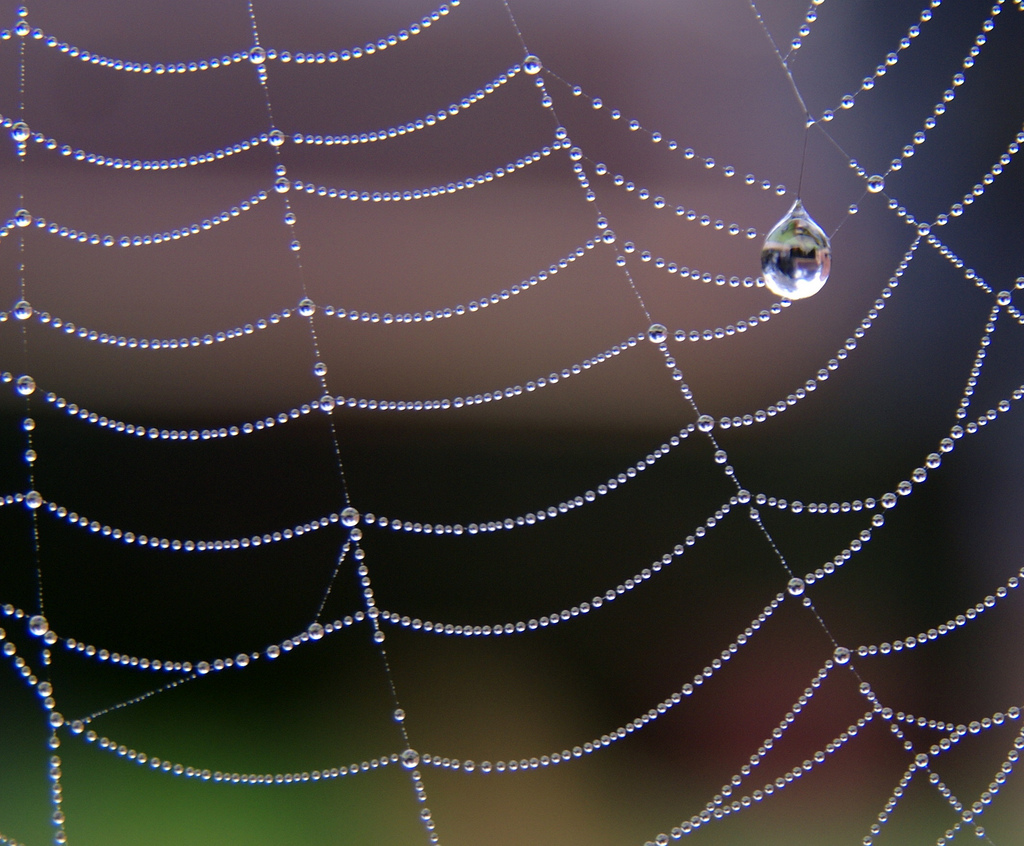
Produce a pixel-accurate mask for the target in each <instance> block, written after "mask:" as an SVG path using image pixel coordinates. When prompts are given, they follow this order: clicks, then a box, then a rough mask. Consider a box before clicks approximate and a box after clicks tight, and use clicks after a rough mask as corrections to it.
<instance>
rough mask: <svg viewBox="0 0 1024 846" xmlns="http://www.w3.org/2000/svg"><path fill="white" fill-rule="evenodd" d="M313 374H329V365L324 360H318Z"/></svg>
mask: <svg viewBox="0 0 1024 846" xmlns="http://www.w3.org/2000/svg"><path fill="white" fill-rule="evenodd" d="M313 375H314V376H326V375H327V365H326V364H324V363H323V362H322V361H318V362H317V363H316V364H314V365H313Z"/></svg>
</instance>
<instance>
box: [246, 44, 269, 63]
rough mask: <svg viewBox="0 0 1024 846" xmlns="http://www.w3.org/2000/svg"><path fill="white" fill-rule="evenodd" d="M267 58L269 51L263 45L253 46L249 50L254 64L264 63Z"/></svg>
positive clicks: (250, 58) (250, 59)
mask: <svg viewBox="0 0 1024 846" xmlns="http://www.w3.org/2000/svg"><path fill="white" fill-rule="evenodd" d="M266 60H267V51H266V50H264V49H263V48H262V47H253V48H252V49H251V50H250V51H249V61H250V62H252V63H253V64H254V65H262V64H263V63H264V62H265V61H266Z"/></svg>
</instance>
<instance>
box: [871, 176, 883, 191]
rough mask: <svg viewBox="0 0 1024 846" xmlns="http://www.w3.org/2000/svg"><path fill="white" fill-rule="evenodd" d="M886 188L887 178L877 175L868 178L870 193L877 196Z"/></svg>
mask: <svg viewBox="0 0 1024 846" xmlns="http://www.w3.org/2000/svg"><path fill="white" fill-rule="evenodd" d="M884 188H885V178H884V177H882V176H879V175H878V174H877V173H876V174H875V175H874V176H869V177H868V191H869V192H870V193H872V194H877V193H879V192H880V191H882V190H883V189H884Z"/></svg>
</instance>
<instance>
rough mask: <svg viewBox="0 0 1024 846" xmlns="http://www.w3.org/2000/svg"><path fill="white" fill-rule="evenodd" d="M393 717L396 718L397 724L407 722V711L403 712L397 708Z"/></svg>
mask: <svg viewBox="0 0 1024 846" xmlns="http://www.w3.org/2000/svg"><path fill="white" fill-rule="evenodd" d="M393 716H394V718H395V722H396V723H404V722H405V711H403V710H402V709H401V708H395V713H394V715H393Z"/></svg>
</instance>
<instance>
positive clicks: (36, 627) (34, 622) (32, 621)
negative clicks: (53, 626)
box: [28, 614, 50, 637]
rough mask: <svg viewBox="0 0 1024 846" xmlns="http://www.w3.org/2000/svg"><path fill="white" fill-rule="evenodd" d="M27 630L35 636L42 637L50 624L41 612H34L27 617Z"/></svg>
mask: <svg viewBox="0 0 1024 846" xmlns="http://www.w3.org/2000/svg"><path fill="white" fill-rule="evenodd" d="M28 630H29V631H30V632H32V634H34V635H35V636H36V637H42V636H43V635H44V634H46V633H47V632H48V631H49V630H50V624H49V623H48V622H47V620H46V617H44V616H43V615H42V614H36V615H35V616H34V617H30V618H29V621H28Z"/></svg>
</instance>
